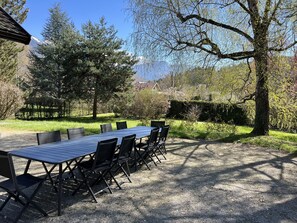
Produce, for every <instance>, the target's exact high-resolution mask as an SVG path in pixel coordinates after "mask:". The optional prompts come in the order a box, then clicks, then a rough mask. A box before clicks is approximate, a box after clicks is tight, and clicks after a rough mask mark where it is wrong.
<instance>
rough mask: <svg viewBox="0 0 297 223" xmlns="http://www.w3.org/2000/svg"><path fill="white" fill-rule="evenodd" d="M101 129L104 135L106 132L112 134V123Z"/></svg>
mask: <svg viewBox="0 0 297 223" xmlns="http://www.w3.org/2000/svg"><path fill="white" fill-rule="evenodd" d="M100 129H101V133H104V132H111V131H112V126H111V124H110V123H108V124H103V125H100Z"/></svg>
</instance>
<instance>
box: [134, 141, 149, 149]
mask: <svg viewBox="0 0 297 223" xmlns="http://www.w3.org/2000/svg"><path fill="white" fill-rule="evenodd" d="M136 147H137V148H140V149H142V148H145V147H147V142H145V143H144V142H140V143H137V144H136Z"/></svg>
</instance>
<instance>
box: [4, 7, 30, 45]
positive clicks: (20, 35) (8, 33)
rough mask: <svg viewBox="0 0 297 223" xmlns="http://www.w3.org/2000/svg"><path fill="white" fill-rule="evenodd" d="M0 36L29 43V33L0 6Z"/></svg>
mask: <svg viewBox="0 0 297 223" xmlns="http://www.w3.org/2000/svg"><path fill="white" fill-rule="evenodd" d="M0 38H3V39H8V40H11V41H15V42H20V43H23V44H29V43H30V40H31V35H30V34H29V33H28V32H27V31H26V30H25V29H24V28H23V27H21V25H20V24H18V23H17V22H16V21H15V20H14V19H13V18H12V17H11V16H10V15H9V14H7V12H5V11H4V9H3V8H1V7H0Z"/></svg>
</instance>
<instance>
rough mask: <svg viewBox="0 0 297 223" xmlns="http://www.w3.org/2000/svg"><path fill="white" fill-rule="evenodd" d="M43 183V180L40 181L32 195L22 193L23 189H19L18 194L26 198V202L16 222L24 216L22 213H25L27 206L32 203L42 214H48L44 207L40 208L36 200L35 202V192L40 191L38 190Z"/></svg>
mask: <svg viewBox="0 0 297 223" xmlns="http://www.w3.org/2000/svg"><path fill="white" fill-rule="evenodd" d="M41 185H42V182H40V183H39V184H38V186H37V187H36V188H35V190H34V192H33V193H32V194H31V195H30V196H27V195H26V194H24V193H22V192H21V191H18V194H20V195H21V196H22V197H24V198H25V200H26V202H25V204H24V206H23V208H22V210H21V211H20V213H19V214H18V215H17V217H16V219H15V222H17V221H18V220H19V219H20V217H21V216H22V214H23V213H24V211H25V210H26V208H27V207H28V206H29V205H30V204H31V205H32V206H33V207H34V208H35V209H36V210H38V211H39V212H40V213H41V214H43V215H44V216H47V213H46V212H45V211H44V210H43V209H42V208H40V207H39V206H38V205H37V204H36V203H35V202H33V201H32V200H33V198H34V196H35V194H36V193H37V192H38V190H39V189H40V187H41Z"/></svg>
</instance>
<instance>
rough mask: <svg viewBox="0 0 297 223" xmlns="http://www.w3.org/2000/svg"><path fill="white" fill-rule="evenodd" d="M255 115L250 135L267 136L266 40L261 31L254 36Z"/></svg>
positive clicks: (263, 32)
mask: <svg viewBox="0 0 297 223" xmlns="http://www.w3.org/2000/svg"><path fill="white" fill-rule="evenodd" d="M255 53H256V56H255V65H256V76H257V83H256V96H255V102H256V114H255V123H254V129H253V131H252V134H255V135H268V134H269V97H268V40H267V36H266V34H265V31H263V29H262V30H261V28H260V30H259V32H258V33H257V34H256V35H255Z"/></svg>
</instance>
